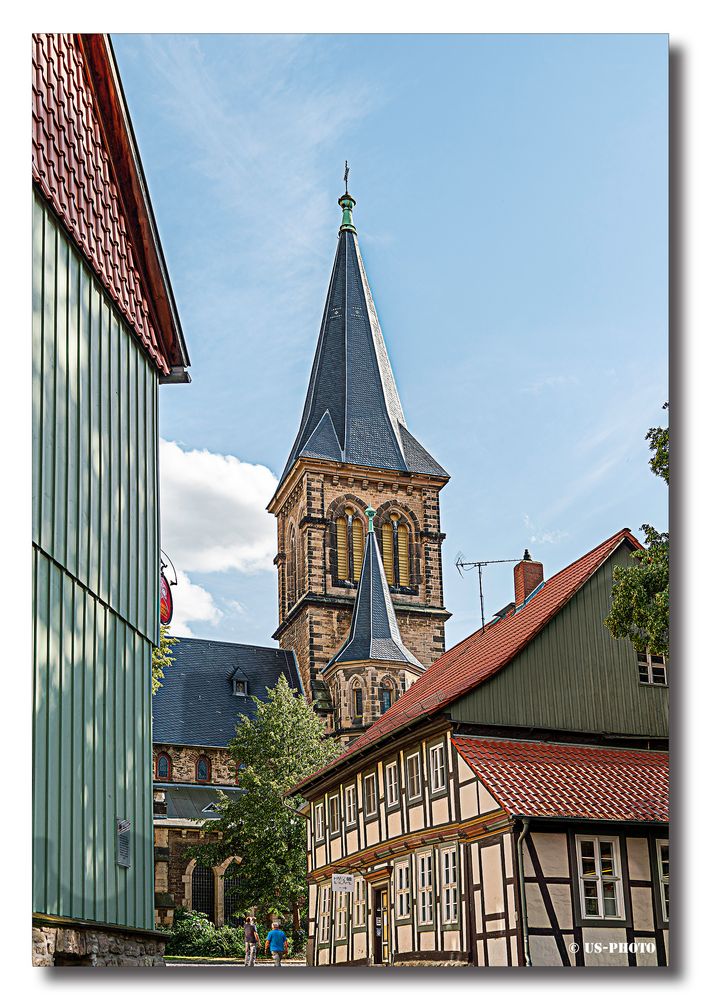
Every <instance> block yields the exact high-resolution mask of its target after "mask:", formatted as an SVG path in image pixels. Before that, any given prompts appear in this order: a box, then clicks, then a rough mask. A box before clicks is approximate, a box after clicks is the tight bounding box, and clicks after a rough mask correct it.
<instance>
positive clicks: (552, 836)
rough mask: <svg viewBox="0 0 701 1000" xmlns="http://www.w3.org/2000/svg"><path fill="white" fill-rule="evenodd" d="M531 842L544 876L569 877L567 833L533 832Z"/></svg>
mask: <svg viewBox="0 0 701 1000" xmlns="http://www.w3.org/2000/svg"><path fill="white" fill-rule="evenodd" d="M533 844H534V846H535V849H536V852H537V854H538V860H539V861H540V867H541V868H542V869H543V875H544V876H545V878H546V879H547V878H563V877H564V878H569V874H570V862H569V856H568V853H567V834H565V833H534V834H533Z"/></svg>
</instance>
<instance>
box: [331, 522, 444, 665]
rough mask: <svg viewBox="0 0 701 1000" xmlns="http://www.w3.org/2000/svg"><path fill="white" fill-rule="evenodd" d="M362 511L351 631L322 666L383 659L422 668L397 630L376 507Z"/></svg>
mask: <svg viewBox="0 0 701 1000" xmlns="http://www.w3.org/2000/svg"><path fill="white" fill-rule="evenodd" d="M365 513H366V514H367V516H368V532H367V535H366V536H365V552H364V555H363V568H362V570H361V572H360V581H359V583H358V592H357V594H356V597H355V607H354V608H353V618H352V620H351V627H350V634H349V636H348V638H347V639H346V641H345V642H344V644H343V645H342V646H341V648H340V649H339V651H338V652H337V653H336V655H335V656H334V657H333V658H332V659H331V660H330V661H329V663H328V666H327V667H326V668H325V669H326V670H328V669H329V668H330V667H331V666H333V665H334V664H337V663H349V662H355V661H357V660H382V661H384V662H390V663H406V664H412V665H413V666H415V667H418V668H419V669H420V670H423V669H424V667H423V664H421V663H420V662H419V661H418V660H417V659H416V657H415V656H414V654H413V653H412V652H411V651H410V650H408V649H407V648H406V646H405V645H404V643H403V642H402V637H401V635H400V634H399V625H398V624H397V616H396V614H395V613H394V605H393V604H392V598H391V597H390V593H389V587H388V586H387V577H386V576H385V570H384V566H383V565H382V556H381V555H380V549H379V546H378V544H377V535H376V534H375V531H374V529H373V518H374V516H375V511H374V510H373V509H372V508H371V507H368V509H367V510H366V511H365Z"/></svg>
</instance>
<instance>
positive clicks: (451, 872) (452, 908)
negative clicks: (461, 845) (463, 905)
mask: <svg viewBox="0 0 701 1000" xmlns="http://www.w3.org/2000/svg"><path fill="white" fill-rule="evenodd" d="M441 859H442V867H443V887H442V894H443V922H444V923H446V924H456V923H457V922H458V849H457V847H448V848H447V849H446V850H445V851H443V852H442V854H441Z"/></svg>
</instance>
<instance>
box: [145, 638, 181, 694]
mask: <svg viewBox="0 0 701 1000" xmlns="http://www.w3.org/2000/svg"><path fill="white" fill-rule="evenodd" d="M177 641H178V640H177V639H176V638H175V636H173V635H171V634H170V633H169V632H168V626H167V625H161V641H160V643H159V645H158V646H154V649H153V653H152V654H151V693H152V694H155V693H156V691H158V689H159V688H160V687H163V678H164V677H165V669H166V667H169V666H170V665H171V663H172V662H173V646H174V645H175V643H176V642H177Z"/></svg>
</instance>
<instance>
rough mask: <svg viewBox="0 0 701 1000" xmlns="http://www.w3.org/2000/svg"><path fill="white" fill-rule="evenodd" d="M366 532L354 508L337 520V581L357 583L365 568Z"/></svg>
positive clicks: (346, 509) (347, 509)
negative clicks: (364, 548)
mask: <svg viewBox="0 0 701 1000" xmlns="http://www.w3.org/2000/svg"><path fill="white" fill-rule="evenodd" d="M364 543H365V531H364V528H363V522H362V520H361V519H360V517H359V516H358V514H357V512H356V511H355V509H354V508H353V507H350V506H349V507H346V508H345V509H344V511H343V514H341V515H340V516H339V517H337V518H336V567H335V569H336V579H337V580H343V581H346V582H349V583H350V582H354V583H357V582H358V580H359V579H360V571H361V569H362V567H363V547H364Z"/></svg>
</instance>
